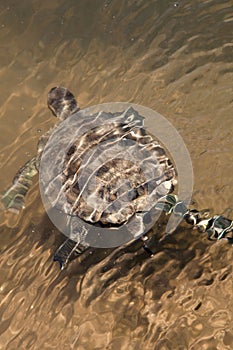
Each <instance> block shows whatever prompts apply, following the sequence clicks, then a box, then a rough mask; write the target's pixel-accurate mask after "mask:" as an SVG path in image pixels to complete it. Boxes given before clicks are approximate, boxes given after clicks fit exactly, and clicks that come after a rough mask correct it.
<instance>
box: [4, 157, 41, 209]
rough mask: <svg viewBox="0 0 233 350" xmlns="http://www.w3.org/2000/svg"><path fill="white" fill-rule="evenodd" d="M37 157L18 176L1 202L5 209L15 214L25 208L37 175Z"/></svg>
mask: <svg viewBox="0 0 233 350" xmlns="http://www.w3.org/2000/svg"><path fill="white" fill-rule="evenodd" d="M36 159H37V158H36V157H34V158H32V159H30V160H29V161H28V162H27V163H26V164H25V165H24V166H23V167H22V168H21V169H20V170H19V171H18V173H17V174H16V176H15V178H14V180H13V184H12V186H11V187H10V188H9V189H8V190H7V191H6V192H5V193H4V194H3V196H2V198H1V202H2V203H3V204H4V207H5V208H6V209H8V210H9V211H12V212H14V213H17V214H18V213H19V211H20V210H21V209H22V208H24V207H25V205H24V199H25V196H26V194H27V192H28V190H29V189H30V187H31V185H32V179H33V177H34V176H35V175H36V174H37V168H36Z"/></svg>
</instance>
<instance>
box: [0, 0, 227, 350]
mask: <svg viewBox="0 0 233 350" xmlns="http://www.w3.org/2000/svg"><path fill="white" fill-rule="evenodd" d="M232 5H233V3H232V1H229V0H227V1H217V0H212V1H211V0H209V1H199V0H198V1H195V2H193V1H188V0H187V1H180V2H173V1H167V0H166V1H163V2H161V1H155V0H154V1H152V0H147V1H145V0H135V1H130V0H128V1H126V0H125V1H124V0H118V1H115V0H113V1H110V0H109V1H103V0H96V1H95V2H93V1H89V0H86V1H83V2H77V1H69V0H68V1H67V0H66V1H65V0H57V1H53V2H50V3H45V2H41V1H36V0H33V1H27V0H22V1H20V2H17V1H13V0H12V1H8V2H7V4H5V3H4V2H3V1H1V2H0V36H1V39H0V40H1V41H0V42H1V51H0V64H1V68H0V76H1V82H2V84H1V94H0V103H1V104H0V105H1V108H0V118H1V134H0V135H1V136H0V148H1V155H0V167H1V172H0V177H1V181H0V191H4V189H5V188H7V187H8V186H9V185H10V182H11V179H12V178H13V176H14V174H15V172H16V170H17V169H18V168H19V167H20V166H21V165H22V164H24V163H25V161H27V160H28V159H29V158H30V157H31V156H32V155H33V154H34V153H35V152H36V143H37V140H38V138H39V137H40V135H41V134H42V133H43V132H44V131H45V130H47V129H48V128H49V127H50V126H51V125H53V123H54V122H55V120H54V118H53V117H52V116H51V114H50V113H49V112H48V110H47V107H46V95H47V92H48V90H49V89H50V88H51V87H53V86H55V85H57V84H62V85H65V86H67V87H68V88H70V89H71V91H73V92H74V93H75V95H76V96H78V101H79V104H80V106H81V107H82V108H83V107H86V106H89V105H93V104H97V103H103V102H110V101H130V102H134V103H138V104H142V105H145V106H148V107H150V108H152V109H155V110H156V111H158V112H159V113H161V114H163V115H164V116H165V117H166V118H167V119H168V120H169V121H170V122H171V123H172V124H173V125H174V126H175V127H176V128H177V130H178V131H179V133H180V134H181V136H182V137H183V139H184V141H185V143H186V146H187V148H188V150H189V152H190V155H191V158H192V162H193V169H194V180H195V184H194V195H193V197H194V200H195V202H196V205H198V207H199V208H205V207H209V208H211V209H213V212H214V213H220V214H221V213H224V214H226V215H227V216H228V217H229V218H231V219H232V218H233V211H232V208H233V204H232V183H231V182H232V171H233V162H232V160H233V157H232V151H233V148H232V127H233V120H232V107H233V99H232V96H233V85H232V81H233V42H232V32H233V7H232ZM0 230H1V259H0V265H1V274H0V294H1V297H0V303H1V304H0V315H1V316H0V317H1V322H0V348H1V349H7V350H11V349H12V350H13V349H33V350H34V349H41V348H42V349H45V350H50V349H55V348H56V349H61V348H62V349H78V350H84V349H85V350H97V349H101V350H102V349H112V350H114V349H121V350H124V349H127V350H131V349H132V350H134V349H146V350H157V349H159V350H168V349H180V350H183V349H191V350H196V349H198V350H199V349H208V350H212V349H214V350H215V349H219V350H225V349H229V350H230V349H231V348H232V343H233V332H232V324H231V323H232V309H233V305H232V291H233V287H232V256H233V253H232V247H231V246H230V245H227V244H226V242H224V241H219V242H218V243H211V242H208V241H207V240H206V238H205V237H204V236H203V237H199V234H198V233H197V232H196V231H191V230H187V229H184V228H181V229H180V230H178V231H177V232H176V233H175V234H174V235H173V236H172V237H171V238H170V240H168V242H167V243H166V244H165V245H163V246H161V247H157V251H156V254H154V256H153V257H152V258H149V257H148V255H147V253H145V252H144V250H143V249H141V248H140V247H138V246H137V245H133V246H131V247H128V248H127V249H123V248H122V249H120V248H119V249H117V250H115V251H114V250H113V251H111V250H106V251H105V250H94V251H91V252H88V253H86V254H84V256H82V257H81V258H80V259H79V260H77V261H74V262H73V263H71V265H70V266H69V268H68V269H67V270H66V271H63V272H60V271H59V267H58V265H56V264H54V263H53V262H52V255H53V252H54V251H55V249H56V248H57V247H58V245H59V243H60V242H62V240H63V237H62V236H61V235H60V234H59V233H58V232H57V231H56V229H55V228H54V227H53V225H52V224H51V223H50V222H49V219H48V218H47V216H46V214H45V212H44V209H43V206H42V203H41V200H40V195H39V188H38V183H36V182H35V184H34V186H33V188H32V190H31V192H30V195H29V196H28V197H27V207H26V209H25V210H24V211H23V212H22V213H21V214H20V216H19V217H15V216H14V215H12V214H9V213H1V226H0ZM90 253H92V254H90Z"/></svg>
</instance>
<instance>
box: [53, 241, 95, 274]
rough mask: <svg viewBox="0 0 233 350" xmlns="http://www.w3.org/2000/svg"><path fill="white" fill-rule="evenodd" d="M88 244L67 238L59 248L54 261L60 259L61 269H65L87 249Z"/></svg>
mask: <svg viewBox="0 0 233 350" xmlns="http://www.w3.org/2000/svg"><path fill="white" fill-rule="evenodd" d="M87 248H88V245H86V244H81V243H80V242H79V243H77V242H75V241H73V240H72V239H69V238H68V239H67V240H66V241H65V242H64V243H62V245H61V246H60V247H59V248H58V249H57V251H56V253H55V254H54V259H53V260H54V261H58V262H59V264H60V269H61V270H63V269H65V268H66V267H67V265H68V263H69V262H70V261H71V260H74V259H75V258H77V257H78V256H79V255H81V254H82V253H83V252H85V250H87Z"/></svg>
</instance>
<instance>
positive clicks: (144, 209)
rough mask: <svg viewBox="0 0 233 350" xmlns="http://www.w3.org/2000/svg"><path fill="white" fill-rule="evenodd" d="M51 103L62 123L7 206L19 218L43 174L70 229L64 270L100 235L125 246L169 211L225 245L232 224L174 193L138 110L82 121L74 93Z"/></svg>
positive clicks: (57, 91)
mask: <svg viewBox="0 0 233 350" xmlns="http://www.w3.org/2000/svg"><path fill="white" fill-rule="evenodd" d="M47 103H48V107H49V109H50V110H51V111H52V113H53V115H54V116H56V117H57V118H58V122H57V123H56V124H55V127H53V128H51V129H50V130H48V131H47V132H46V133H45V134H44V135H42V136H41V137H40V139H39V141H38V146H37V155H36V156H35V157H33V158H32V159H31V160H29V161H28V162H27V163H26V164H25V165H24V166H23V167H22V168H21V169H20V170H19V171H18V173H17V174H16V176H15V178H14V180H13V184H12V186H11V187H10V188H9V189H8V190H7V191H6V192H5V194H4V195H3V196H2V198H1V201H2V203H3V204H4V206H5V208H7V209H8V210H11V211H13V212H16V213H18V212H19V211H20V210H21V209H22V208H24V206H25V196H26V194H27V192H28V190H29V188H30V186H31V184H32V179H33V177H34V176H35V175H36V174H37V173H38V172H39V176H40V185H41V188H42V193H43V194H44V196H45V197H46V200H45V202H46V203H48V202H49V206H50V207H51V209H52V212H53V213H54V212H55V216H56V215H57V214H58V216H59V217H60V215H63V220H62V222H63V221H64V222H65V225H64V226H65V231H62V232H63V233H65V234H66V236H68V238H67V239H66V240H65V241H64V243H63V244H62V245H61V246H60V247H59V248H58V249H57V251H56V252H55V255H54V261H58V262H59V264H60V268H61V269H64V268H65V267H66V266H67V265H68V263H69V261H70V260H72V259H73V258H74V257H77V256H79V255H80V254H82V253H83V252H84V251H86V250H87V249H88V248H89V247H90V246H95V242H96V240H98V239H99V236H100V240H102V241H101V242H105V241H106V240H108V239H109V237H110V238H111V239H113V241H114V239H115V240H116V241H117V243H119V240H120V242H122V244H124V243H127V242H129V241H134V240H136V239H138V238H140V237H144V236H145V235H146V233H147V232H148V231H149V230H150V229H151V228H152V226H153V225H154V223H155V221H156V220H157V217H158V215H159V214H160V213H161V210H164V211H165V212H171V211H173V212H174V213H175V214H176V215H178V216H181V217H182V218H184V219H185V220H186V222H188V223H189V224H192V225H194V226H195V225H199V227H202V231H203V230H204V231H205V230H208V229H209V228H210V227H211V228H212V231H213V232H214V235H216V232H217V233H218V234H219V235H220V234H221V233H222V236H221V238H222V237H223V236H224V235H225V232H228V231H229V230H232V221H229V220H228V219H226V220H225V218H224V219H222V217H221V218H220V219H218V218H217V219H216V220H212V221H211V220H209V221H203V218H204V217H205V216H204V214H203V213H201V212H199V211H197V210H188V209H187V207H186V206H185V204H184V203H183V202H180V201H179V200H178V198H177V197H176V195H174V194H173V193H174V190H175V188H176V186H177V172H176V169H175V167H174V165H173V163H172V161H171V159H170V158H169V157H168V155H167V153H166V150H165V148H164V147H163V146H162V145H161V144H160V143H159V142H158V141H157V140H156V139H155V138H154V137H152V135H150V133H149V132H148V131H147V130H146V129H145V128H144V126H143V116H141V115H140V114H139V113H138V112H137V111H136V110H135V109H134V108H133V107H129V108H127V109H126V110H123V111H122V110H121V111H117V112H109V111H107V112H106V111H100V112H97V113H94V114H90V115H89V114H88V113H84V114H82V111H83V110H80V108H79V104H78V102H77V100H76V99H75V97H74V95H73V93H71V92H70V91H69V90H68V89H67V88H65V87H62V86H56V87H53V88H52V89H51V90H50V91H49V93H48V99H47ZM47 198H49V200H48V201H47ZM46 203H45V205H46ZM220 221H221V222H220ZM203 225H204V226H203ZM217 225H218V230H217V231H216V230H215V228H216V227H217ZM203 227H204V229H203ZM219 230H220V231H219ZM100 232H102V233H103V234H102V235H101V234H100ZM223 232H224V234H223ZM97 238H98V239H97ZM111 239H110V240H111ZM113 241H111V244H113V246H114V244H115V246H117V245H119V244H116V242H115V241H114V242H113ZM98 242H99V241H98ZM145 248H147V246H146V245H145Z"/></svg>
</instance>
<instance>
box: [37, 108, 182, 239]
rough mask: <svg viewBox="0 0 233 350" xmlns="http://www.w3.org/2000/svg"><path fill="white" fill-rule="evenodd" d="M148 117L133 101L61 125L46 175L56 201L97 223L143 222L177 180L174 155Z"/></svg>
mask: <svg viewBox="0 0 233 350" xmlns="http://www.w3.org/2000/svg"><path fill="white" fill-rule="evenodd" d="M143 119H144V118H143V117H142V116H141V115H139V113H138V112H137V111H136V110H135V109H134V108H132V107H131V108H128V109H126V110H125V111H123V112H115V113H110V112H103V111H102V112H98V113H95V114H90V115H87V113H85V116H84V115H82V111H80V112H78V113H77V114H75V115H73V116H72V117H70V118H68V119H66V120H65V121H64V122H62V123H61V124H59V125H58V126H57V127H55V129H54V131H53V133H52V135H51V137H50V140H49V142H48V143H47V144H46V147H45V150H44V152H43V156H42V162H41V167H42V172H43V175H42V177H40V181H42V183H43V188H44V192H45V195H46V197H47V198H49V202H50V205H51V207H55V208H57V209H58V210H60V211H61V212H63V213H65V214H66V215H68V216H71V217H73V216H77V217H78V218H80V219H81V220H83V221H84V222H87V223H89V224H91V225H97V226H102V227H110V228H116V227H120V226H122V225H125V224H126V223H129V222H132V221H133V218H136V217H137V219H138V217H139V216H140V218H141V219H140V220H141V224H142V221H143V215H144V213H148V212H149V211H150V210H151V209H152V208H153V207H154V205H155V203H156V202H157V201H158V199H159V198H160V197H162V196H164V195H166V194H167V193H169V192H172V191H173V189H174V184H175V181H176V180H175V170H174V167H173V165H172V163H171V161H170V160H169V158H168V157H167V155H166V152H165V150H164V148H163V147H162V146H161V145H160V144H159V143H158V142H157V141H156V140H154V139H153V138H152V136H151V135H150V134H149V133H148V132H147V131H146V130H145V128H144V127H143ZM40 174H41V169H40ZM139 226H140V229H139V227H138V226H137V225H136V226H135V227H136V228H135V230H136V231H140V234H141V233H142V232H141V231H143V228H142V227H141V226H143V225H139ZM137 233H139V232H137ZM137 233H135V236H136V235H137Z"/></svg>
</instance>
